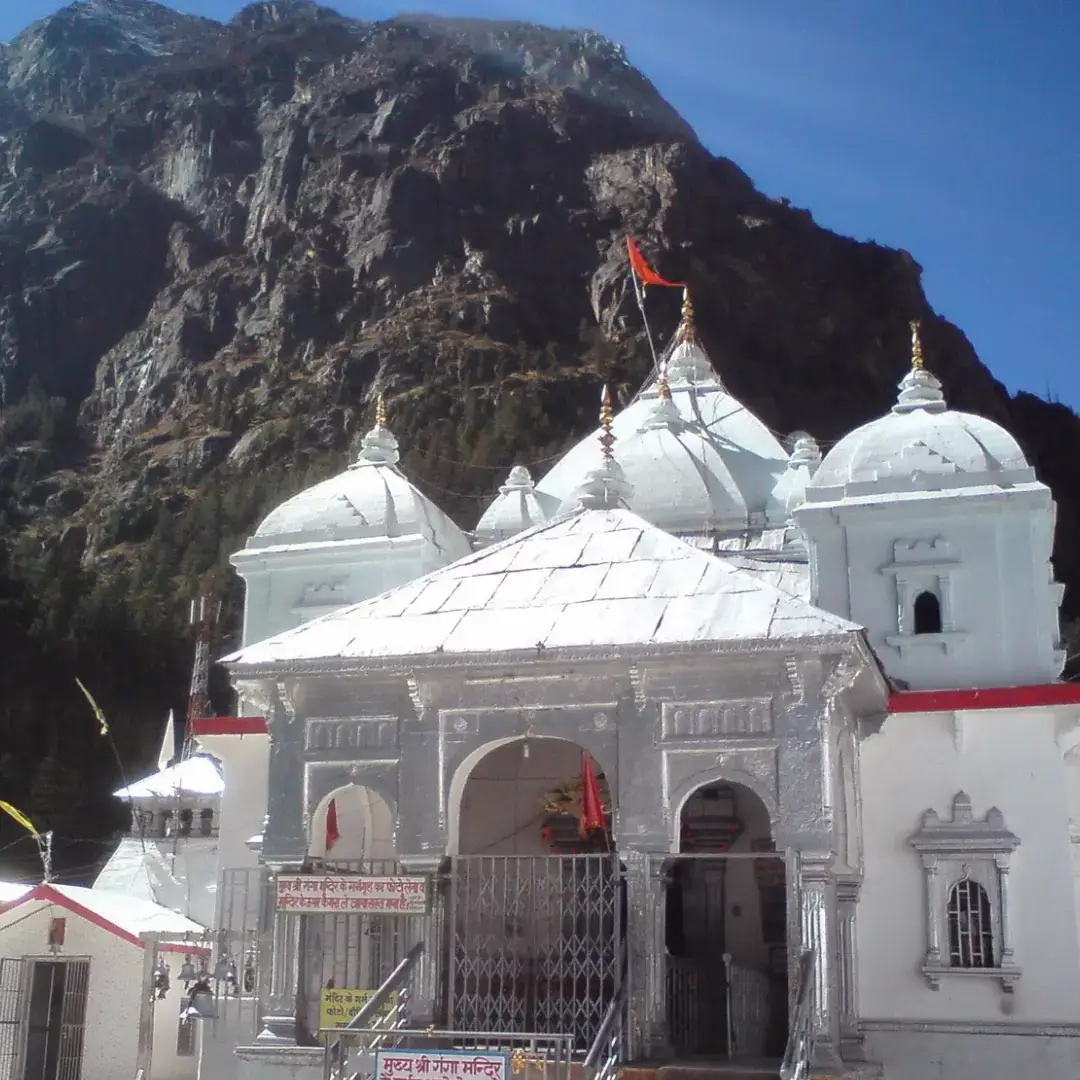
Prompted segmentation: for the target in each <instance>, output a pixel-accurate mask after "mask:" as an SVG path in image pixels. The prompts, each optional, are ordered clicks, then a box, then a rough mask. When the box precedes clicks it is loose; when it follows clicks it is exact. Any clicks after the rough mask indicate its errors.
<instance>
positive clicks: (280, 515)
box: [246, 407, 472, 562]
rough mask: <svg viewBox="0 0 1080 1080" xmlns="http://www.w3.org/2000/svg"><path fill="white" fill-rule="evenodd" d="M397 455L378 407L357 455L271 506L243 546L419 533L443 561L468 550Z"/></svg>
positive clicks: (301, 543)
mask: <svg viewBox="0 0 1080 1080" xmlns="http://www.w3.org/2000/svg"><path fill="white" fill-rule="evenodd" d="M399 457H400V454H399V451H398V443H397V439H395V438H394V435H393V433H392V432H391V431H389V430H387V428H386V426H385V417H384V416H383V415H382V410H381V407H380V415H379V418H378V419H377V421H376V424H375V427H374V428H372V430H371V431H369V432H368V433H367V435H365V436H364V442H363V449H362V450H361V451H360V456H359V458H358V459H357V461H356V462H355V463H354V464H352V465H350V466H349V468H348V469H346V470H345V471H344V472H342V473H338V475H337V476H332V477H330V479H329V480H324V481H322V483H319V484H316V485H315V486H314V487H310V488H308V489H307V490H306V491H301V492H300V494H299V495H294V496H293V497H292V498H291V499H288V500H286V501H285V502H283V503H282V504H281V505H280V506H279V507H278V508H277V509H276V510H273V511H271V512H270V514H268V515H267V517H266V518H265V519H264V520H263V522H262V523H261V524H260V525H259V527H258V528H257V529H256V530H255V533H254V535H253V536H252V537H251V538H250V539H249V540H248V542H247V545H246V548H247V549H248V550H251V549H258V548H268V547H279V546H283V545H307V544H315V543H326V542H333V541H342V540H366V539H383V538H399V537H408V536H422V537H424V538H425V539H426V540H428V542H429V543H431V544H432V545H433V546H434V547H435V548H436V549H437V550H438V551H440V552H441V553H443V555H444V556H445V558H446V561H447V562H451V561H453V560H454V559H459V558H461V557H463V556H464V555H468V554H469V553H470V552H471V550H472V548H471V545H470V544H469V541H468V539H467V538H466V537H465V534H464V533H463V532H462V531H461V530H460V529H459V528H458V527H457V526H456V525H455V524H454V523H453V522H452V521H451V520H450V519H449V518H448V517H447V516H446V514H444V513H443V512H442V511H441V510H440V509H439V508H438V507H437V506H436V505H435V504H434V503H433V502H431V500H430V499H428V498H427V497H426V496H425V495H423V494H422V493H421V492H420V491H418V490H417V489H416V487H414V486H413V484H412V483H411V482H410V481H409V480H408V479H407V478H406V477H405V476H404V475H403V474H402V472H401V470H400V469H399V468H398V460H399Z"/></svg>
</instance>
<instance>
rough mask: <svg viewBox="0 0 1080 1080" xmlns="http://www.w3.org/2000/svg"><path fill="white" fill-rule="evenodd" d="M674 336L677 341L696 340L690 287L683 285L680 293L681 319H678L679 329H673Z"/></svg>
mask: <svg viewBox="0 0 1080 1080" xmlns="http://www.w3.org/2000/svg"><path fill="white" fill-rule="evenodd" d="M675 337H676V338H677V339H678V340H679V341H686V342H690V341H697V327H696V326H695V325H694V301H693V300H692V299H691V298H690V289H689V288H688V287H687V286H685V285H684V286H683V294H682V319H680V320H679V329H678V330H676V331H675Z"/></svg>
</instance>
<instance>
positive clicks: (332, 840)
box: [326, 799, 341, 854]
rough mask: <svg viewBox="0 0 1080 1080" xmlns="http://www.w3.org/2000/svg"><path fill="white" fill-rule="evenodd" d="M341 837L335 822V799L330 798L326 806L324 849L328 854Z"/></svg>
mask: <svg viewBox="0 0 1080 1080" xmlns="http://www.w3.org/2000/svg"><path fill="white" fill-rule="evenodd" d="M340 839H341V833H340V832H338V823H337V799H331V800H330V805H329V806H328V807H327V808H326V851H327V854H329V852H330V849H331V848H332V847H333V846H334V845H335V844H336V843H337V842H338V841H339V840H340Z"/></svg>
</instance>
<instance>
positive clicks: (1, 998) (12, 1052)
mask: <svg viewBox="0 0 1080 1080" xmlns="http://www.w3.org/2000/svg"><path fill="white" fill-rule="evenodd" d="M22 980H23V962H22V959H21V958H20V957H13V956H5V957H2V958H0V1080H15V1067H16V1059H17V1058H18V1056H19V1029H20V1026H21V1021H22V1008H21V1006H22V987H23V981H22Z"/></svg>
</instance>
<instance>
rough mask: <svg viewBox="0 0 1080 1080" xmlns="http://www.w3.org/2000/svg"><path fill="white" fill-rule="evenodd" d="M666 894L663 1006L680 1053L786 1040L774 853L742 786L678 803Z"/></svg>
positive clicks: (743, 1049) (781, 885) (759, 811)
mask: <svg viewBox="0 0 1080 1080" xmlns="http://www.w3.org/2000/svg"><path fill="white" fill-rule="evenodd" d="M668 880H669V886H668V896H667V943H666V944H667V1014H668V1030H669V1032H670V1036H671V1042H672V1044H673V1049H674V1050H675V1052H676V1053H677V1054H679V1055H682V1056H694V1055H703V1056H713V1057H715V1056H730V1057H755V1058H760V1057H773V1056H779V1055H781V1054H782V1053H783V1048H784V1042H785V1040H786V1038H787V1008H788V994H787V987H788V967H787V938H788V925H787V897H786V892H785V868H784V861H783V859H782V858H781V857H779V856H777V855H776V853H775V851H774V849H773V844H772V840H771V837H770V823H769V816H768V812H767V810H766V809H765V806H764V804H763V803H762V802H761V800H760V799H759V798H758V797H757V796H756V795H755V794H754V793H753V792H752V791H750V790H749V789H748V788H745V787H741V786H740V785H735V784H710V785H708V786H706V787H703V788H700V789H699V790H698V791H696V792H694V794H693V795H692V796H691V797H690V799H688V800H687V802H686V804H685V805H684V807H683V811H682V829H681V836H680V854H679V857H678V858H676V859H673V860H672V863H671V866H670V874H669V879H668Z"/></svg>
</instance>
